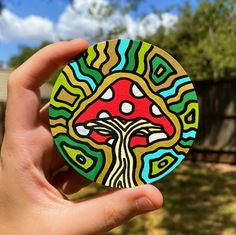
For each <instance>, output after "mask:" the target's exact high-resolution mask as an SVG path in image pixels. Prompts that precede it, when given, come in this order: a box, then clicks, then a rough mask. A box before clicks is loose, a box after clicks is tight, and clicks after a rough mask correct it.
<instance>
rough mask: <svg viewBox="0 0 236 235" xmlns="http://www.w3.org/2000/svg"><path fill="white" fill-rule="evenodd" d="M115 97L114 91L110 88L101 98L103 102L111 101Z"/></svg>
mask: <svg viewBox="0 0 236 235" xmlns="http://www.w3.org/2000/svg"><path fill="white" fill-rule="evenodd" d="M113 96H114V94H113V90H112V89H111V88H108V89H107V90H106V92H105V93H104V94H103V95H102V96H101V98H102V99H103V100H110V99H112V98H113Z"/></svg>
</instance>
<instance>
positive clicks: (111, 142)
mask: <svg viewBox="0 0 236 235" xmlns="http://www.w3.org/2000/svg"><path fill="white" fill-rule="evenodd" d="M114 140H115V139H113V138H111V139H109V140H108V141H107V143H108V144H110V145H112V144H113V143H114Z"/></svg>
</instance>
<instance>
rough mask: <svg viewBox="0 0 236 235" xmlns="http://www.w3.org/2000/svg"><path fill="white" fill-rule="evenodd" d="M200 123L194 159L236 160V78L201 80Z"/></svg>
mask: <svg viewBox="0 0 236 235" xmlns="http://www.w3.org/2000/svg"><path fill="white" fill-rule="evenodd" d="M194 86H195V88H196V91H197V93H198V98H199V107H200V123H199V131H198V135H197V139H196V141H195V144H194V146H193V149H192V151H191V156H190V157H191V159H192V160H203V161H211V162H225V163H231V164H236V79H235V80H226V79H224V80H222V81H217V82H216V81H211V80H208V81H199V82H195V83H194Z"/></svg>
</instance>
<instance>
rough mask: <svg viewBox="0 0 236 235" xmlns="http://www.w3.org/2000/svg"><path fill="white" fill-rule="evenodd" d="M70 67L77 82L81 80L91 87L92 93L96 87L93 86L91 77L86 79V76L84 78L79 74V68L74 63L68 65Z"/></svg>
mask: <svg viewBox="0 0 236 235" xmlns="http://www.w3.org/2000/svg"><path fill="white" fill-rule="evenodd" d="M70 65H71V66H72V68H73V69H74V72H75V74H76V77H77V78H78V79H79V80H82V81H86V82H87V83H88V84H89V86H90V87H91V89H92V91H94V90H95V89H96V87H97V85H96V84H95V82H94V81H93V79H92V78H91V77H88V76H85V75H83V74H82V73H81V71H80V69H79V66H78V64H77V62H76V61H72V62H71V63H70Z"/></svg>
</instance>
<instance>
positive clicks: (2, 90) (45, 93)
mask: <svg viewBox="0 0 236 235" xmlns="http://www.w3.org/2000/svg"><path fill="white" fill-rule="evenodd" d="M10 73H11V70H3V69H0V143H1V140H2V136H3V131H4V116H5V107H6V101H7V81H8V78H9V75H10ZM51 91H52V85H50V84H48V83H45V84H44V85H43V86H42V87H41V88H40V94H41V101H42V103H43V104H45V103H46V102H48V101H49V98H50V94H51Z"/></svg>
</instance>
